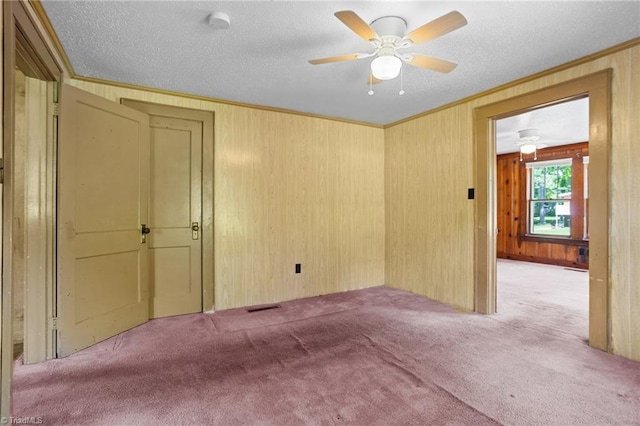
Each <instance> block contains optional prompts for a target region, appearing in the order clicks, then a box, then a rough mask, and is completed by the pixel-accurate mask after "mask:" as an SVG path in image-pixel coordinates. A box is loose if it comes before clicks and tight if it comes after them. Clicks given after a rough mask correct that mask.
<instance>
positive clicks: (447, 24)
mask: <svg viewBox="0 0 640 426" xmlns="http://www.w3.org/2000/svg"><path fill="white" fill-rule="evenodd" d="M465 25H467V19H466V18H465V17H464V16H462V14H461V13H460V12H458V11H455V10H454V11H453V12H449V13H447V14H446V15H443V16H441V17H439V18H437V19H434V20H433V21H431V22H429V23H427V24H424V25H423V26H421V27H420V28H416V29H415V30H413V31H411V32H410V33H409V34H407V35H406V36H404V38H403V40H411V41H412V42H413V44H418V43H424V42H425V41H429V40H433V39H434V38H437V37H440V36H442V35H445V34H447V33H450V32H451V31H453V30H457V29H458V28H460V27H464V26H465Z"/></svg>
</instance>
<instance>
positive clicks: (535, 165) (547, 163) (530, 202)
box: [525, 157, 574, 239]
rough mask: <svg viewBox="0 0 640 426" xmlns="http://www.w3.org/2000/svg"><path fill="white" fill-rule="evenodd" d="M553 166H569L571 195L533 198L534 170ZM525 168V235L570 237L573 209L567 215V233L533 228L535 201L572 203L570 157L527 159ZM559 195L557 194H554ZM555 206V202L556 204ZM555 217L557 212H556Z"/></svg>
mask: <svg viewBox="0 0 640 426" xmlns="http://www.w3.org/2000/svg"><path fill="white" fill-rule="evenodd" d="M554 166H556V167H557V166H571V182H572V183H571V188H569V189H570V192H569V193H570V194H571V197H570V198H568V199H566V198H548V197H547V198H534V193H535V188H534V187H533V185H534V173H535V172H534V170H535V169H539V168H543V167H554ZM525 168H526V187H527V192H526V194H527V197H526V201H527V209H526V212H527V235H530V236H535V237H549V238H562V239H567V238H571V235H572V232H571V231H572V230H571V226H572V225H571V224H572V223H573V211H570V214H569V217H570V219H571V221H570V226H569V235H555V234H545V233H536V232H533V230H534V207H533V206H534V204H535V203H561V202H567V201H568V202H569V205H572V203H573V197H574V196H573V191H572V189H573V164H572V159H571V158H570V157H567V158H559V159H554V160H544V161H528V162H526V163H525ZM556 195H559V194H556ZM556 206H557V204H556ZM556 217H557V213H556Z"/></svg>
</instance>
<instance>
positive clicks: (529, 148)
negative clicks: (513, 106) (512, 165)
mask: <svg viewBox="0 0 640 426" xmlns="http://www.w3.org/2000/svg"><path fill="white" fill-rule="evenodd" d="M518 135H519V136H520V139H518V141H517V142H516V143H517V144H518V145H520V161H522V156H523V155H529V154H533V159H534V160H537V159H538V153H537V151H538V146H537V145H536V142H538V141H539V140H540V136H539V135H538V129H523V130H518Z"/></svg>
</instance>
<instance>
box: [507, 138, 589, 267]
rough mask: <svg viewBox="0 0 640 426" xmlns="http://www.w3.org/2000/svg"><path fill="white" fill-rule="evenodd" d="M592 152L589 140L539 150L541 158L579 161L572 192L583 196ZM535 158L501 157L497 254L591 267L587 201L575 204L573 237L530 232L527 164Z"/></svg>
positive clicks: (518, 155)
mask: <svg viewBox="0 0 640 426" xmlns="http://www.w3.org/2000/svg"><path fill="white" fill-rule="evenodd" d="M588 155H589V144H588V143H587V142H583V143H578V144H572V145H564V146H558V147H550V148H546V149H541V150H539V151H538V153H537V161H546V160H555V159H560V158H572V159H573V162H574V163H576V166H579V167H574V173H573V182H572V192H574V194H575V195H576V196H578V197H579V198H582V193H583V188H584V174H583V173H582V171H583V169H582V162H583V158H584V157H586V156H588ZM531 161H532V159H530V158H525V161H520V153H519V152H515V153H509V154H502V155H498V156H497V170H496V172H497V173H496V177H497V183H498V185H497V186H498V188H497V189H498V191H497V207H498V209H497V215H498V217H497V225H498V237H497V241H496V248H497V256H498V257H499V258H502V259H513V260H524V261H527V262H536V263H546V264H551V265H560V266H568V267H574V268H581V269H589V257H588V253H589V252H588V247H589V241H588V240H584V239H582V237H583V235H582V231H581V230H582V229H584V222H583V217H584V208H585V205H584V204H583V203H572V206H571V209H572V213H573V214H572V216H574V224H573V225H572V235H571V238H567V239H564V238H554V237H543V236H528V235H527V197H526V185H527V172H526V163H527V162H531Z"/></svg>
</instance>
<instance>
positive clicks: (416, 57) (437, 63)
mask: <svg viewBox="0 0 640 426" xmlns="http://www.w3.org/2000/svg"><path fill="white" fill-rule="evenodd" d="M410 56H412V58H411V59H406V62H407V63H408V64H411V65H413V66H414V67H419V68H426V69H428V70H432V71H438V72H443V73H448V72H451V71H453V70H454V69H455V68H456V67H457V66H458V64H456V63H455V62H451V61H447V60H445V59H440V58H436V57H434V56H427V55H420V54H418V53H413V54H411V55H410Z"/></svg>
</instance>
